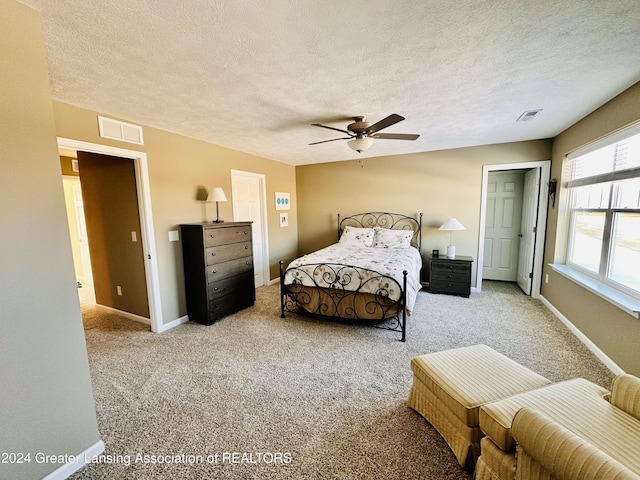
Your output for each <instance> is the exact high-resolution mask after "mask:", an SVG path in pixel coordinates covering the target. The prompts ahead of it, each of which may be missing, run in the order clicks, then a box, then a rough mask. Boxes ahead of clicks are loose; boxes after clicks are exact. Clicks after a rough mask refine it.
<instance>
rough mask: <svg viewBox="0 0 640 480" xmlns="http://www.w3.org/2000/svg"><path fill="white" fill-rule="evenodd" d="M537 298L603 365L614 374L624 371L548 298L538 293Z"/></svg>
mask: <svg viewBox="0 0 640 480" xmlns="http://www.w3.org/2000/svg"><path fill="white" fill-rule="evenodd" d="M538 298H539V299H540V300H541V301H542V303H543V305H544V306H545V307H547V308H548V309H549V311H550V312H551V313H553V314H554V315H555V316H556V317H558V319H559V320H560V321H561V322H562V323H563V324H564V325H565V326H566V327H567V328H568V329H569V331H570V332H571V333H573V334H574V335H575V336H576V337H577V338H578V340H580V341H581V342H582V343H584V344H585V345H586V347H587V348H588V349H589V350H591V353H593V354H594V355H595V356H596V357H597V358H598V360H600V361H601V362H602V363H604V364H605V366H606V367H607V368H608V369H609V370H611V371H612V372H613V373H614V374H615V375H620V374H622V373H625V371H624V370H623V369H622V368H620V367H619V366H618V364H616V362H614V361H613V360H611V358H609V356H608V355H607V354H606V353H604V352H603V351H602V350H600V349H599V348H598V346H597V345H596V344H595V343H593V342H592V341H591V340H590V339H589V337H587V336H586V335H585V334H584V333H582V332H581V331H580V329H579V328H578V327H576V326H575V325H574V324H573V323H571V321H570V320H569V319H568V318H567V317H565V316H564V315H563V314H562V312H560V310H558V309H557V308H556V307H554V306H553V305H552V304H551V302H549V300H547V299H546V298H544V297H543V296H542V295H540V296H539V297H538Z"/></svg>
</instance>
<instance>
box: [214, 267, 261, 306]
mask: <svg viewBox="0 0 640 480" xmlns="http://www.w3.org/2000/svg"><path fill="white" fill-rule="evenodd" d="M252 277H253V272H248V273H244V274H242V275H235V276H233V277H228V278H225V279H223V280H218V281H217V282H213V283H210V284H209V286H208V290H209V293H208V298H209V301H212V300H216V299H218V298H220V297H224V296H225V295H229V294H231V293H234V292H236V291H238V290H242V289H245V290H246V289H247V288H248V286H250V287H251V288H253V282H252Z"/></svg>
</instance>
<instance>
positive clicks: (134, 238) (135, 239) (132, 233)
mask: <svg viewBox="0 0 640 480" xmlns="http://www.w3.org/2000/svg"><path fill="white" fill-rule="evenodd" d="M131 241H132V242H137V241H138V234H137V233H136V232H131Z"/></svg>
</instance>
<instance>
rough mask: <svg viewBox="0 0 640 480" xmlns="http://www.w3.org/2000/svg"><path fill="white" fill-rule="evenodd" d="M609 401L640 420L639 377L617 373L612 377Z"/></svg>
mask: <svg viewBox="0 0 640 480" xmlns="http://www.w3.org/2000/svg"><path fill="white" fill-rule="evenodd" d="M609 401H610V402H611V404H612V405H615V406H616V407H618V408H619V409H620V410H623V411H625V412H627V413H628V414H629V415H631V416H633V417H634V418H637V419H638V420H640V378H638V377H634V376H633V375H627V374H623V375H618V376H617V377H616V378H614V379H613V384H612V385H611V398H610V400H609Z"/></svg>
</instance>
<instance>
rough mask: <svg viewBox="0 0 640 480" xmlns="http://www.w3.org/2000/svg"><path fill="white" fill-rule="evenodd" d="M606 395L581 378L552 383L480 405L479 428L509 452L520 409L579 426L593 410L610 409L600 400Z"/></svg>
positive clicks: (603, 391)
mask: <svg viewBox="0 0 640 480" xmlns="http://www.w3.org/2000/svg"><path fill="white" fill-rule="evenodd" d="M607 393H608V391H607V390H606V389H604V388H602V387H600V386H598V385H596V384H594V383H591V382H589V381H588V380H585V379H583V378H575V379H573V380H568V381H565V382H560V383H556V384H554V385H549V386H547V387H545V388H541V389H539V390H535V391H532V392H525V393H521V394H519V395H514V396H512V397H509V398H505V399H504V400H500V401H498V402H494V403H491V404H490V405H485V406H483V407H482V408H481V409H480V428H481V429H482V431H483V432H484V433H485V435H487V436H488V437H489V438H491V440H492V441H493V442H494V443H495V444H496V445H497V446H498V447H500V448H501V449H502V450H505V451H513V450H515V448H516V445H515V442H514V441H513V437H512V436H511V422H512V421H513V417H514V416H515V414H516V412H517V411H518V410H520V409H521V408H522V407H534V408H536V409H538V410H540V411H541V412H542V413H545V414H547V415H549V416H551V417H552V418H561V419H562V423H563V424H565V425H567V423H566V422H567V421H568V422H571V423H572V424H576V425H579V424H580V423H581V421H582V420H583V419H584V417H585V414H587V413H589V412H590V411H591V410H592V409H593V408H600V409H608V410H612V408H611V405H610V404H609V403H608V402H606V401H604V400H603V398H602V397H603V396H604V395H606V394H607ZM615 410H617V409H615ZM589 417H591V415H589ZM587 423H589V422H587ZM576 433H578V432H576Z"/></svg>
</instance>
